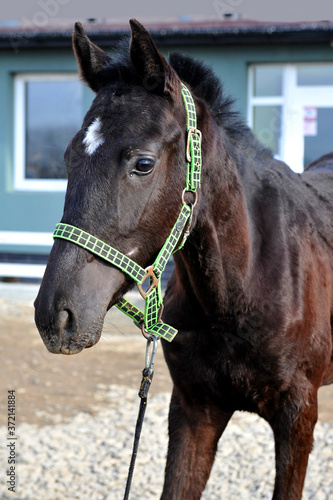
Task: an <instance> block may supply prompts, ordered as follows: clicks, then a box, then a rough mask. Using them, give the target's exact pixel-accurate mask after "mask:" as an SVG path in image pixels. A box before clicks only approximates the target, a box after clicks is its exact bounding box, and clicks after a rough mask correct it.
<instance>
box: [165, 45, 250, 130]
mask: <svg viewBox="0 0 333 500" xmlns="http://www.w3.org/2000/svg"><path fill="white" fill-rule="evenodd" d="M169 62H170V65H171V66H172V67H173V69H174V70H175V71H176V73H177V74H178V76H179V78H180V79H181V80H184V81H185V82H186V83H188V84H189V85H190V87H191V89H192V90H193V92H194V94H195V95H196V96H198V97H200V98H201V99H202V100H203V101H205V103H206V104H207V105H208V107H209V109H210V112H211V114H212V116H213V118H214V120H215V121H216V123H217V124H218V125H219V126H220V127H223V128H224V129H225V130H226V131H227V132H228V135H229V136H230V137H231V138H232V137H234V136H235V135H237V136H238V135H239V134H244V133H246V132H247V131H248V127H247V126H246V125H245V123H244V121H243V118H242V117H241V115H240V113H239V112H238V111H236V110H235V100H234V99H233V98H232V97H231V96H229V95H227V94H226V93H225V91H224V88H223V85H222V83H221V81H220V80H219V78H218V77H217V76H216V75H215V73H214V71H213V70H212V69H211V68H210V67H208V66H207V65H206V64H205V63H203V62H201V61H198V60H196V59H193V58H192V57H189V56H186V55H184V54H180V53H178V52H173V53H171V54H170V60H169Z"/></svg>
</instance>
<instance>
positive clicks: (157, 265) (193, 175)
mask: <svg viewBox="0 0 333 500" xmlns="http://www.w3.org/2000/svg"><path fill="white" fill-rule="evenodd" d="M182 97H183V100H184V105H185V109H186V116H187V148H186V159H187V175H186V187H185V190H184V192H186V191H192V192H193V193H195V192H196V190H197V189H198V188H199V187H200V182H201V181H200V179H201V132H200V131H199V130H198V129H197V128H196V127H197V117H196V109H195V104H194V101H193V98H192V95H191V93H190V91H189V90H188V89H187V87H186V86H185V85H184V84H183V83H182ZM192 208H193V207H192V205H188V204H187V203H186V202H185V201H184V199H183V204H182V208H181V210H180V213H179V215H178V218H177V220H176V223H175V224H174V226H173V228H172V230H171V232H170V234H169V236H168V237H167V239H166V241H165V243H164V245H163V247H162V248H161V250H160V252H159V253H158V255H157V258H156V260H155V262H154V264H153V265H152V266H150V268H147V269H144V268H143V267H141V266H140V265H139V264H137V263H136V262H134V260H132V259H130V258H129V257H127V255H124V254H123V253H122V252H120V251H119V250H117V249H116V248H114V247H112V246H110V245H108V244H107V243H105V242H104V241H101V240H99V239H98V238H96V237H95V236H93V235H91V234H89V233H87V232H86V231H83V230H82V229H79V228H77V227H75V226H72V225H70V224H63V223H59V224H57V226H56V228H55V231H54V233H53V238H60V239H64V240H67V241H70V242H72V243H75V244H76V245H79V246H81V247H82V248H84V249H86V250H88V251H89V252H91V253H93V254H94V255H97V256H98V257H101V258H102V259H104V260H106V261H107V262H109V263H110V264H113V265H114V266H116V267H118V269H120V270H121V271H123V272H124V273H126V274H127V275H128V276H130V278H132V279H133V280H134V281H135V283H136V284H137V285H138V286H139V289H140V287H141V291H140V293H142V292H143V290H142V284H143V282H144V281H145V280H146V278H147V277H149V289H148V292H146V293H142V295H143V296H144V298H145V310H144V313H142V312H141V311H140V309H138V308H137V307H136V306H134V305H133V304H131V303H130V302H129V301H128V300H127V299H125V298H122V299H121V300H120V301H119V302H118V303H117V304H116V307H117V308H118V309H120V310H121V311H122V312H123V313H124V314H126V315H127V316H129V317H130V318H131V319H132V320H133V321H134V323H135V324H136V325H138V326H142V325H144V330H145V331H146V332H147V333H153V334H155V335H158V336H159V337H162V338H164V339H165V340H167V341H169V342H171V341H172V340H173V338H174V337H175V335H176V334H177V330H176V329H175V328H173V327H172V326H170V325H167V324H166V323H163V322H162V321H161V320H160V310H161V306H162V302H163V298H162V292H161V280H160V278H161V275H162V273H163V271H164V269H165V266H166V264H167V262H168V260H169V258H170V257H171V255H172V253H174V252H175V251H176V250H179V249H180V248H182V247H183V246H184V243H185V241H186V238H187V236H188V234H189V230H188V227H189V226H190V223H191V218H192ZM185 228H186V230H185V233H184V236H183V240H182V242H181V244H180V246H178V248H176V247H177V243H178V242H179V240H180V237H181V235H182V233H183V232H184V229H185ZM148 269H150V272H148ZM151 270H152V271H151ZM153 278H154V279H153ZM155 278H156V279H155Z"/></svg>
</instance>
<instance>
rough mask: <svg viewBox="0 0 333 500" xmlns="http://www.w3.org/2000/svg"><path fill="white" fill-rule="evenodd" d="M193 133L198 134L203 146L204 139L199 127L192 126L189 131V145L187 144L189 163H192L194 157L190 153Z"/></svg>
mask: <svg viewBox="0 0 333 500" xmlns="http://www.w3.org/2000/svg"><path fill="white" fill-rule="evenodd" d="M192 135H198V136H199V143H200V146H199V147H201V139H202V134H201V131H200V130H198V129H197V128H190V129H189V131H188V132H187V145H186V159H187V161H188V163H191V161H192V158H191V155H190V147H191V136H192Z"/></svg>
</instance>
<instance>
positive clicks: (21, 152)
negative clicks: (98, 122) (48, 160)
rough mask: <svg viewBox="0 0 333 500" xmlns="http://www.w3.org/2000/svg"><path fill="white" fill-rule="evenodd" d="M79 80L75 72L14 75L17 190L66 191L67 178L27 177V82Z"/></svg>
mask: <svg viewBox="0 0 333 500" xmlns="http://www.w3.org/2000/svg"><path fill="white" fill-rule="evenodd" d="M48 81H65V82H66V81H68V82H72V81H77V82H78V81H79V78H78V75H77V73H75V72H45V73H44V72H38V73H32V72H27V73H17V74H15V75H14V172H13V187H14V190H15V191H39V192H45V191H46V192H64V191H66V187H67V179H27V178H26V177H25V167H26V164H25V162H26V92H25V88H26V87H25V86H26V83H27V82H48Z"/></svg>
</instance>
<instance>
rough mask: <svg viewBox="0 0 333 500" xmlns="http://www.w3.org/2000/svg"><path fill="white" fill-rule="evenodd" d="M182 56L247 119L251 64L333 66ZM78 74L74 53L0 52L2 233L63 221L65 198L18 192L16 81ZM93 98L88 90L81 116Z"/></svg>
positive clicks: (312, 50)
mask: <svg viewBox="0 0 333 500" xmlns="http://www.w3.org/2000/svg"><path fill="white" fill-rule="evenodd" d="M173 50H181V51H183V52H185V53H187V54H188V55H191V56H194V57H196V58H198V59H201V60H204V61H205V62H206V63H207V64H208V65H210V66H211V67H213V68H214V70H215V72H216V73H217V75H218V76H219V77H220V78H221V80H222V81H223V83H224V87H225V90H226V92H227V93H228V94H231V95H232V96H233V97H234V98H235V99H236V108H237V109H239V110H240V111H241V113H242V114H243V115H244V118H246V110H247V92H248V88H247V80H248V67H249V65H250V64H253V63H264V62H267V63H271V62H283V63H288V62H316V61H333V48H332V47H331V46H329V45H328V44H327V45H320V44H318V45H315V44H313V45H311V46H308V45H296V44H295V45H293V46H290V45H277V46H268V45H267V46H265V45H262V46H261V45H260V46H259V45H257V46H225V47H221V46H201V47H193V46H183V47H181V48H180V49H179V48H177V47H171V48H168V50H167V51H166V50H163V52H164V54H165V55H167V53H168V52H171V51H173ZM52 71H55V72H57V71H70V72H72V71H76V61H75V58H74V56H73V53H72V51H71V50H57V51H56V50H53V51H30V52H29V51H18V52H14V51H11V52H10V51H7V52H0V109H1V112H0V130H1V134H0V231H42V232H51V231H52V230H53V228H54V226H55V224H56V223H57V222H58V221H59V220H60V217H61V214H62V208H63V202H64V193H49V192H47V193H40V192H22V191H18V192H15V191H14V189H13V128H14V124H13V109H14V103H13V77H14V75H15V74H16V73H20V72H52ZM92 98H93V93H92V92H91V91H90V90H89V89H85V92H84V103H83V108H84V109H83V111H84V112H85V111H86V110H87V109H88V108H89V106H90V102H91V100H92ZM4 251H7V252H9V251H14V252H19V253H22V252H28V253H45V248H39V247H19V248H18V247H17V246H15V247H8V248H6V247H4V246H1V247H0V252H4Z"/></svg>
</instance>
